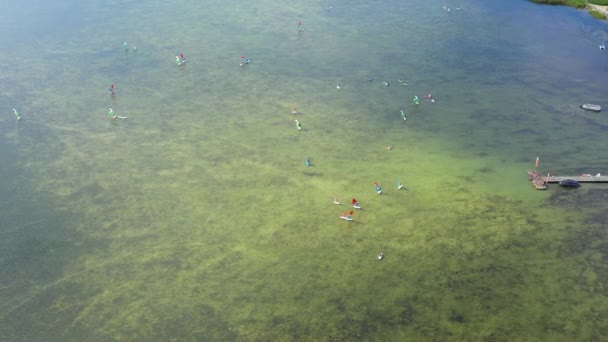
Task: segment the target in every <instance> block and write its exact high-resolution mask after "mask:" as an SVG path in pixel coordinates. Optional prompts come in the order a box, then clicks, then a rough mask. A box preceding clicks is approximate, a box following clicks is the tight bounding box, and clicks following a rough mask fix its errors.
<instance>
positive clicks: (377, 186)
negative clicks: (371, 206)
mask: <svg viewBox="0 0 608 342" xmlns="http://www.w3.org/2000/svg"><path fill="white" fill-rule="evenodd" d="M374 188H375V189H376V192H377V193H378V195H380V194H381V193H382V188H381V187H380V185H378V182H374Z"/></svg>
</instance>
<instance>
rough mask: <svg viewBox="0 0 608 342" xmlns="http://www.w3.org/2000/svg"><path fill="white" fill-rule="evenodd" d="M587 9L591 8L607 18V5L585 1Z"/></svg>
mask: <svg viewBox="0 0 608 342" xmlns="http://www.w3.org/2000/svg"><path fill="white" fill-rule="evenodd" d="M585 8H586V9H587V10H593V11H597V12H600V13H602V14H603V15H604V16H605V17H606V18H608V6H600V5H594V4H590V3H587V7H585ZM604 20H605V19H604Z"/></svg>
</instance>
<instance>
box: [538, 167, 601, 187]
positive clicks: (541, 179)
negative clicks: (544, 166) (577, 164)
mask: <svg viewBox="0 0 608 342" xmlns="http://www.w3.org/2000/svg"><path fill="white" fill-rule="evenodd" d="M528 179H529V180H530V182H532V185H533V186H534V188H536V190H546V189H547V184H549V183H559V182H561V181H563V180H566V179H572V180H575V181H577V182H579V183H608V176H602V175H600V174H599V173H598V174H597V175H590V174H582V175H578V176H551V175H549V176H542V175H541V174H540V173H539V172H538V171H528Z"/></svg>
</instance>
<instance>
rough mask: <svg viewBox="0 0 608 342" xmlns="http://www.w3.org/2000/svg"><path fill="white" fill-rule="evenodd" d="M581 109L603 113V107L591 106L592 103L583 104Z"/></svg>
mask: <svg viewBox="0 0 608 342" xmlns="http://www.w3.org/2000/svg"><path fill="white" fill-rule="evenodd" d="M581 108H582V109H584V110H590V111H592V112H601V111H602V106H600V105H596V104H591V103H583V104H582V105H581Z"/></svg>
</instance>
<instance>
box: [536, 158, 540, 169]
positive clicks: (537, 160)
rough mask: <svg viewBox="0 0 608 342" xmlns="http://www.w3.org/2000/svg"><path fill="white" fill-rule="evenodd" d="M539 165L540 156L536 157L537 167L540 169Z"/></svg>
mask: <svg viewBox="0 0 608 342" xmlns="http://www.w3.org/2000/svg"><path fill="white" fill-rule="evenodd" d="M538 165H540V158H539V157H536V168H537V169H538Z"/></svg>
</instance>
